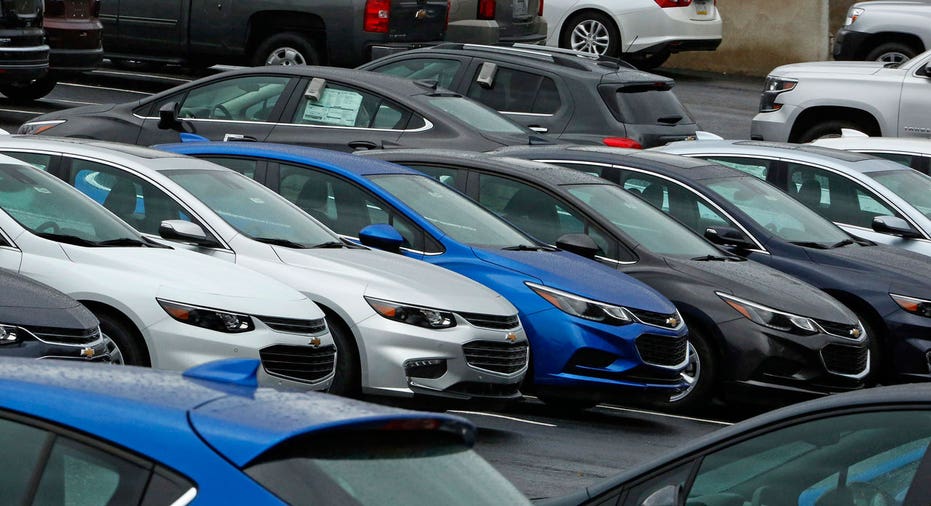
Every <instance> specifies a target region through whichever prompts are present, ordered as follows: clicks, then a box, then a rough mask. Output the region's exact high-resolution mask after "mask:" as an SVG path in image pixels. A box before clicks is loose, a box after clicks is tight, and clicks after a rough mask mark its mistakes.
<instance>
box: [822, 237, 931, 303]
mask: <svg viewBox="0 0 931 506" xmlns="http://www.w3.org/2000/svg"><path fill="white" fill-rule="evenodd" d="M806 251H807V253H808V256H809V257H811V259H812V260H814V261H815V262H816V263H819V264H822V265H830V266H834V267H840V268H844V269H852V270H855V271H860V272H862V273H863V274H857V276H870V278H873V279H874V280H876V282H878V283H880V284H886V283H888V286H889V289H890V290H892V291H896V292H899V293H901V292H905V293H904V295H909V296H912V297H923V298H931V262H928V257H927V256H925V255H920V254H918V253H914V252H911V251H908V250H904V249H900V248H893V247H891V246H870V247H865V248H864V247H851V246H848V247H845V248H836V249H831V250H806ZM863 282H865V281H863Z"/></svg>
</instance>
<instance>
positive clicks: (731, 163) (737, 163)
mask: <svg viewBox="0 0 931 506" xmlns="http://www.w3.org/2000/svg"><path fill="white" fill-rule="evenodd" d="M704 158H705V159H706V160H708V161H709V162H715V163H720V164H721V165H725V166H727V167H730V168H732V169H737V170H739V171H741V172H743V173H745V174H750V175H751V176H754V177H758V178H760V179H762V180H764V181H765V180H766V176H767V175H769V171H770V169H771V168H772V166H773V164H775V163H776V162H775V161H774V160H764V159H758V158H745V157H740V156H709V157H704Z"/></svg>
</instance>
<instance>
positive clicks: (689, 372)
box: [669, 343, 701, 402]
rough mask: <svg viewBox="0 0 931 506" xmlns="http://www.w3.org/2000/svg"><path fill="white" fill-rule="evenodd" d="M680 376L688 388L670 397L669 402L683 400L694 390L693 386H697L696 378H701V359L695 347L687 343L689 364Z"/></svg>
mask: <svg viewBox="0 0 931 506" xmlns="http://www.w3.org/2000/svg"><path fill="white" fill-rule="evenodd" d="M680 375H681V376H682V379H684V380H685V382H686V383H687V384H688V386H687V387H685V390H683V391H681V392H679V393H677V394H676V395H673V396H672V397H670V398H669V402H678V401H681V400H682V399H685V398H686V397H688V396H689V394H691V393H692V391H693V390H695V386H696V385H698V378H699V377H701V359H699V357H698V353H697V352H696V351H695V347H694V346H692V343H689V363H688V365H686V366H685V370H683V371H682V372H681V373H680Z"/></svg>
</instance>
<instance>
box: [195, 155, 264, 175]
mask: <svg viewBox="0 0 931 506" xmlns="http://www.w3.org/2000/svg"><path fill="white" fill-rule="evenodd" d="M198 158H200V159H201V160H207V161H208V162H211V163H215V164H217V165H222V166H224V167H226V168H227V169H232V170H235V171H236V172H238V173H240V174H242V175H243V176H246V177H248V178H249V179H255V168H256V166H257V165H258V163H259V162H258V160H253V159H248V158H228V157H222V156H199V157H198Z"/></svg>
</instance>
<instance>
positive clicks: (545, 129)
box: [527, 125, 550, 134]
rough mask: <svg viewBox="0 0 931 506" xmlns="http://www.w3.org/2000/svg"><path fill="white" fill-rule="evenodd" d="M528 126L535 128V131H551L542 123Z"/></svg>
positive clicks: (539, 132)
mask: <svg viewBox="0 0 931 506" xmlns="http://www.w3.org/2000/svg"><path fill="white" fill-rule="evenodd" d="M527 128H529V129H531V130H533V131H534V132H536V133H538V134H545V133H546V132H549V131H550V129H549V128H546V127H545V126H540V125H530V126H528V127H527Z"/></svg>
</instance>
